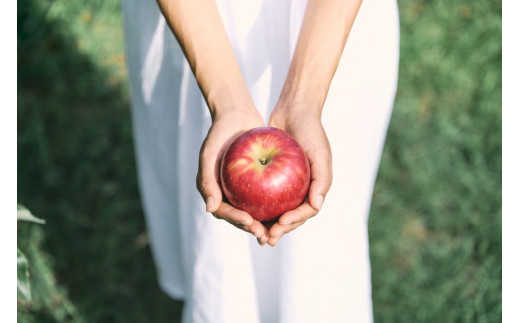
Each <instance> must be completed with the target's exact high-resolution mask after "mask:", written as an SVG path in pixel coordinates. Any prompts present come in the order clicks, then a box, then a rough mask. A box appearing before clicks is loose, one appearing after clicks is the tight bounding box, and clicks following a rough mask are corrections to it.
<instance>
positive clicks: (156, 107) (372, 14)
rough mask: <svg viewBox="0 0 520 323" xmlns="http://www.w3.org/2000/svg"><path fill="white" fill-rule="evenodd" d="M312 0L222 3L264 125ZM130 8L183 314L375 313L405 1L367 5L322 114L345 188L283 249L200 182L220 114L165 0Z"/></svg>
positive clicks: (148, 149) (375, 0)
mask: <svg viewBox="0 0 520 323" xmlns="http://www.w3.org/2000/svg"><path fill="white" fill-rule="evenodd" d="M305 4H306V3H305V1H298V0H292V1H289V0H288V1H280V0H264V1H258V0H255V1H252V0H248V1H243V0H228V1H226V0H221V1H218V7H219V11H220V13H221V16H222V19H223V21H224V24H225V26H226V29H227V31H228V33H229V36H230V39H231V41H232V44H233V47H234V49H235V53H236V56H237V58H238V61H239V64H240V67H241V69H242V72H243V75H244V78H245V80H246V82H247V84H248V87H249V90H250V92H251V95H252V96H253V99H254V102H255V104H256V106H257V108H258V110H259V111H260V112H261V114H262V115H263V116H264V120H268V116H269V113H270V111H271V109H272V108H273V106H274V104H275V102H276V100H277V97H278V94H279V93H280V89H281V86H282V84H283V81H284V79H285V75H286V72H287V69H288V66H289V62H290V58H291V55H292V52H293V50H294V46H295V44H296V39H297V36H298V32H299V27H300V24H301V20H302V17H303V12H304V10H305ZM201 10H203V8H201ZM123 13H124V26H125V39H126V46H127V47H126V54H127V64H128V71H129V78H130V86H131V99H132V113H133V122H134V132H135V143H136V151H137V165H138V174H139V183H140V188H141V194H142V201H143V205H144V210H145V214H146V220H147V225H148V230H149V232H150V239H151V246H152V251H153V255H154V260H155V263H156V267H157V271H158V276H159V283H160V286H161V287H162V288H163V290H164V291H165V292H167V293H168V294H169V295H171V296H172V297H174V298H179V299H183V300H184V301H185V305H184V310H183V322H196V323H199V322H218V323H227V322H231V323H233V322H248V323H254V322H263V323H268V322H281V323H292V322H295V323H305V322H371V321H372V301H371V283H370V261H369V253H368V235H367V217H368V212H369V208H370V201H371V195H372V189H373V184H374V180H375V176H376V173H377V168H378V165H379V160H380V155H381V151H382V147H383V143H384V139H385V135H386V129H387V125H388V122H389V118H390V115H391V111H392V106H393V100H394V95H395V90H396V85H397V67H398V52H399V27H398V13H397V4H396V2H395V0H364V2H363V4H362V6H361V9H360V11H359V13H358V16H357V18H356V21H355V24H354V26H353V29H352V31H351V34H350V36H349V40H348V42H347V46H346V48H345V51H344V53H343V56H342V59H341V62H340V65H339V67H338V70H337V72H336V75H335V77H334V80H333V83H332V85H331V88H330V91H329V95H328V98H327V101H326V103H325V108H324V113H323V118H322V120H323V123H324V126H325V129H326V131H327V134H328V137H329V140H330V143H331V146H332V151H333V172H334V181H333V186H332V188H331V190H330V192H329V194H328V195H327V197H326V200H325V203H324V206H323V209H322V211H321V212H320V213H319V214H318V216H316V217H314V218H313V219H311V220H309V221H307V223H305V224H304V225H303V226H301V227H300V228H298V229H297V230H295V231H293V232H292V233H290V234H288V235H286V236H284V237H283V238H282V239H281V240H280V242H279V243H278V245H277V246H276V247H275V248H271V247H269V246H265V247H260V246H258V245H257V243H256V239H255V238H253V237H252V236H250V235H249V234H246V233H244V232H242V231H240V230H237V229H236V228H235V227H233V226H232V225H230V224H228V223H226V222H225V221H220V220H217V219H215V218H214V217H213V216H211V215H210V214H208V213H206V212H205V206H204V202H203V200H202V198H201V197H200V195H199V193H198V192H197V190H196V187H195V177H196V172H197V161H198V152H199V148H200V145H201V143H202V141H203V139H204V137H205V135H206V133H207V130H208V128H209V126H210V123H211V119H210V115H209V113H208V109H207V107H206V105H205V102H204V100H203V98H202V96H201V93H200V90H199V88H198V86H197V83H196V81H195V79H194V77H193V75H192V73H191V71H190V69H189V66H188V64H187V62H186V60H185V59H184V56H183V54H182V52H181V49H180V47H179V45H178V44H177V42H176V40H175V38H174V36H173V34H172V33H171V31H170V30H169V29H168V26H167V24H166V23H165V21H164V18H163V17H162V16H161V14H160V12H159V10H158V7H157V4H156V3H155V1H151V0H148V1H146V0H125V1H123Z"/></svg>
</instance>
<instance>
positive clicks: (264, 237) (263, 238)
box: [260, 236, 269, 244]
mask: <svg viewBox="0 0 520 323" xmlns="http://www.w3.org/2000/svg"><path fill="white" fill-rule="evenodd" d="M267 240H269V239H267V236H262V237H261V238H260V241H262V243H264V244H265V243H266V242H267Z"/></svg>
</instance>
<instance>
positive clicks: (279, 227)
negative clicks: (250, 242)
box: [267, 220, 305, 247]
mask: <svg viewBox="0 0 520 323" xmlns="http://www.w3.org/2000/svg"><path fill="white" fill-rule="evenodd" d="M304 223H305V220H304V221H301V222H296V223H292V224H288V225H283V224H280V223H275V224H273V226H272V227H271V229H270V230H269V235H270V237H269V240H267V243H268V244H269V245H270V246H271V247H274V246H275V245H276V244H277V243H278V241H279V240H280V239H281V238H282V237H283V235H284V234H287V233H289V232H291V231H293V230H294V229H296V228H298V227H299V226H300V225H302V224H304Z"/></svg>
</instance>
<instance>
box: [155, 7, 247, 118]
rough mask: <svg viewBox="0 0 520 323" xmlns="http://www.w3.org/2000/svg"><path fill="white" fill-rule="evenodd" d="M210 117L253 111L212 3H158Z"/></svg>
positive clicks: (216, 10) (225, 34) (231, 49)
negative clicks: (204, 101)
mask: <svg viewBox="0 0 520 323" xmlns="http://www.w3.org/2000/svg"><path fill="white" fill-rule="evenodd" d="M157 2H158V4H159V7H160V8H161V11H162V13H163V15H164V16H165V18H166V20H167V22H168V24H169V26H170V28H171V29H172V31H173V33H174V34H175V37H176V38H177V40H178V42H179V44H180V45H181V47H182V49H183V51H184V54H185V56H186V58H187V60H188V62H189V64H190V67H191V69H192V71H193V74H194V75H195V78H196V79H197V82H198V84H199V87H200V89H201V91H202V93H203V95H204V98H205V99H206V102H207V103H208V107H209V109H210V112H211V114H212V116H213V117H215V115H216V114H218V113H220V112H222V111H224V110H233V109H251V108H253V107H254V105H253V102H252V99H251V97H250V95H249V92H248V90H247V86H246V84H245V82H244V79H243V77H242V74H241V71H240V67H239V65H238V62H237V60H236V57H235V54H234V52H233V48H232V46H231V42H230V41H229V38H228V36H227V33H226V30H225V28H224V25H223V23H222V21H221V18H220V15H219V12H218V9H217V6H216V4H215V2H214V1H213V0H186V1H179V0H157Z"/></svg>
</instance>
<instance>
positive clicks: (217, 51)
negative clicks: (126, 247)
mask: <svg viewBox="0 0 520 323" xmlns="http://www.w3.org/2000/svg"><path fill="white" fill-rule="evenodd" d="M157 2H158V4H159V7H160V8H161V11H162V13H163V15H164V16H165V18H166V20H167V22H168V24H169V26H170V28H171V30H172V31H173V33H174V34H175V36H176V38H177V40H178V41H179V44H180V45H181V47H182V49H183V51H184V54H185V56H186V58H187V60H188V62H189V64H190V67H191V69H192V71H193V74H194V75H195V78H196V79H197V82H198V84H199V87H200V89H201V91H202V94H203V95H204V98H205V100H206V102H207V104H208V107H209V110H210V112H211V116H212V121H213V123H212V126H211V127H210V130H209V132H208V135H207V137H206V139H205V141H204V143H203V145H202V147H201V150H200V157H199V171H198V174H197V188H198V190H199V192H200V194H201V195H202V198H203V199H204V201H205V202H206V209H207V211H208V212H211V213H213V215H214V216H215V217H216V218H218V219H222V220H226V221H228V222H230V223H231V224H233V225H235V226H236V227H237V228H240V229H242V230H244V231H246V232H249V233H251V234H253V235H254V236H255V237H257V239H258V243H259V244H260V245H262V246H263V245H265V244H266V243H267V244H269V245H270V246H275V245H276V244H277V243H278V241H279V240H280V238H281V237H282V236H283V235H284V234H286V233H289V232H291V231H292V230H294V229H296V228H297V227H299V226H300V225H302V224H303V223H305V221H307V220H308V219H310V218H311V217H313V216H315V215H316V214H317V213H318V212H319V210H320V209H321V207H322V205H323V203H324V200H325V197H326V195H327V192H328V190H329V188H330V185H331V183H332V155H331V149H330V145H329V141H328V139H327V135H326V133H325V130H324V129H323V126H322V123H321V114H322V110H323V104H324V102H325V99H326V97H327V92H328V89H329V86H330V83H331V81H332V78H333V76H334V73H335V71H336V68H337V66H338V64H339V60H340V58H341V53H342V52H343V48H344V46H345V43H346V41H347V38H348V34H349V32H350V29H351V27H352V24H353V23H354V19H355V17H356V15H357V12H358V10H359V6H360V5H361V0H343V1H341V0H327V1H324V0H309V2H308V4H307V8H306V11H305V16H304V19H303V22H302V26H301V30H300V35H299V38H298V42H297V45H296V49H295V52H294V55H293V58H292V60H291V65H290V68H289V71H288V74H287V77H286V80H285V83H284V86H283V88H282V92H281V94H280V97H279V100H278V102H277V104H276V106H275V108H274V110H273V112H272V114H271V116H270V119H269V122H268V125H269V126H272V127H277V128H280V129H282V130H285V131H286V132H288V133H289V134H291V135H292V136H293V137H294V138H295V139H296V140H297V141H298V143H299V144H300V145H301V146H302V148H303V150H304V151H305V153H306V154H307V157H308V158H309V162H310V166H311V185H310V189H309V198H308V199H307V200H306V201H305V202H304V203H303V204H302V205H301V206H299V207H298V208H296V209H294V210H292V211H289V212H287V213H285V214H283V215H282V216H281V217H280V218H279V220H278V222H277V223H274V224H273V225H272V226H270V228H267V227H266V226H264V225H263V224H262V223H261V222H259V221H256V220H254V219H253V218H252V217H251V216H250V215H249V214H247V213H246V212H243V211H240V210H238V209H236V208H233V207H232V206H231V205H229V204H228V203H225V202H223V201H222V191H221V189H220V186H219V184H218V183H219V173H218V165H219V164H220V159H221V158H222V153H223V151H225V148H226V147H227V145H228V144H229V143H230V142H231V141H232V139H234V138H236V136H238V135H239V134H240V133H242V132H244V131H247V130H249V129H251V128H254V127H260V126H263V125H264V120H263V119H262V117H261V116H260V114H259V113H258V111H257V110H256V108H255V106H254V103H253V100H252V98H251V96H250V94H249V92H248V90H247V86H246V84H245V82H244V79H243V77H242V74H241V72H240V68H239V65H238V62H237V60H236V57H235V55H234V52H233V48H232V46H231V43H230V41H229V38H228V36H227V33H226V31H225V29H224V25H223V23H222V21H221V19H220V15H219V12H218V9H217V6H216V4H215V3H214V1H213V0H185V1H181V0H157ZM200 8H204V10H201V9H200ZM207 53H211V55H208V54H207Z"/></svg>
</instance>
